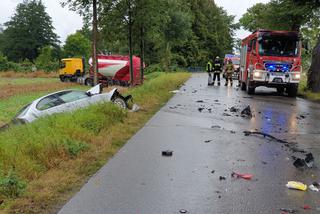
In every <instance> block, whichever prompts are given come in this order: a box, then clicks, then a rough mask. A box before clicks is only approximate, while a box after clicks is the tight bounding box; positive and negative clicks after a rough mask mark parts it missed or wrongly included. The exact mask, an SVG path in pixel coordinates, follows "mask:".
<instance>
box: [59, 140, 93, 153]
mask: <svg viewBox="0 0 320 214" xmlns="http://www.w3.org/2000/svg"><path fill="white" fill-rule="evenodd" d="M63 145H64V146H65V147H66V149H67V151H68V152H69V154H70V156H71V157H77V156H78V154H79V153H81V152H83V151H85V150H87V149H88V148H89V145H88V144H87V143H84V142H81V141H74V140H70V139H65V140H63Z"/></svg>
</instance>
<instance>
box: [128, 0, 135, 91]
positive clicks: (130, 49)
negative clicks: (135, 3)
mask: <svg viewBox="0 0 320 214" xmlns="http://www.w3.org/2000/svg"><path fill="white" fill-rule="evenodd" d="M131 6H132V5H131V0H128V8H129V58H130V83H131V86H133V84H134V82H133V81H134V78H133V59H132V54H133V48H132V8H131Z"/></svg>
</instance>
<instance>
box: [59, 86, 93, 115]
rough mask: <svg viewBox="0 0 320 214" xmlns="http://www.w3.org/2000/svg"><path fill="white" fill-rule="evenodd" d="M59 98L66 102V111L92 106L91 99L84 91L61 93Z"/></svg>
mask: <svg viewBox="0 0 320 214" xmlns="http://www.w3.org/2000/svg"><path fill="white" fill-rule="evenodd" d="M58 97H59V99H61V100H62V101H63V102H65V111H72V110H75V109H79V108H84V107H87V106H88V105H90V104H91V102H90V100H91V97H90V96H89V95H88V94H87V93H86V92H84V91H77V90H72V91H68V92H64V93H59V94H58Z"/></svg>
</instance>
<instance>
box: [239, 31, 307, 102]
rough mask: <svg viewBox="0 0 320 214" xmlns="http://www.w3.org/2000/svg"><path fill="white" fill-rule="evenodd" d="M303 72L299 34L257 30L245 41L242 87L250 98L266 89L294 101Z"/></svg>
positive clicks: (242, 62)
mask: <svg viewBox="0 0 320 214" xmlns="http://www.w3.org/2000/svg"><path fill="white" fill-rule="evenodd" d="M301 71H302V66H301V42H300V40H299V34H298V33H297V32H291V31H270V30H258V31H256V32H254V33H253V34H251V35H250V36H248V37H247V38H245V39H244V40H242V47H241V56H240V75H239V83H240V85H241V89H242V90H246V91H247V93H248V94H254V93H255V88H256V87H259V86H266V87H269V88H276V89H277V91H278V93H281V94H283V93H284V91H286V92H287V93H288V95H289V96H291V97H295V96H296V95H297V91H298V84H299V81H300V77H301Z"/></svg>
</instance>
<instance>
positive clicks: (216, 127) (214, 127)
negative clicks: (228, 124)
mask: <svg viewBox="0 0 320 214" xmlns="http://www.w3.org/2000/svg"><path fill="white" fill-rule="evenodd" d="M211 128H212V129H221V126H211Z"/></svg>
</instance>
